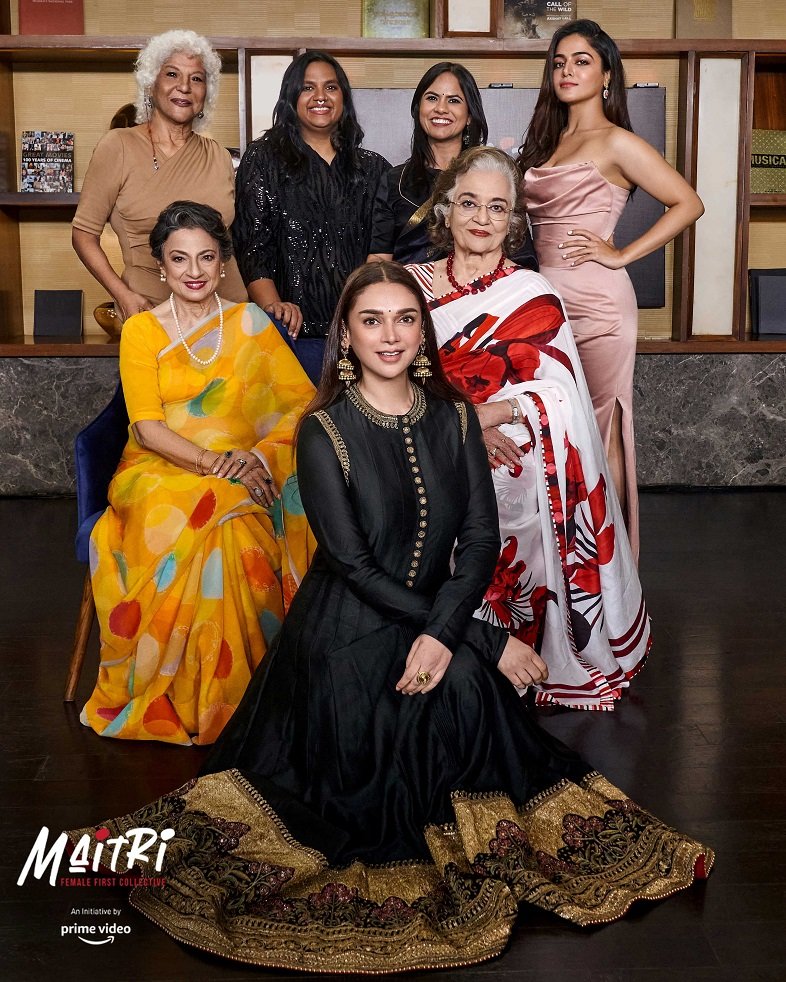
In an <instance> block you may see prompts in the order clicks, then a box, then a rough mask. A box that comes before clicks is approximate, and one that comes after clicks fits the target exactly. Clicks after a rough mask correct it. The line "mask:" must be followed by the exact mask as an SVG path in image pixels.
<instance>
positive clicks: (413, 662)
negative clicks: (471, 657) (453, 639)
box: [396, 634, 453, 696]
mask: <svg viewBox="0 0 786 982" xmlns="http://www.w3.org/2000/svg"><path fill="white" fill-rule="evenodd" d="M452 657H453V652H452V651H451V650H450V648H446V647H445V645H444V644H442V642H441V641H437V639H436V638H432V637H430V635H428V634H421V635H420V636H419V637H417V638H415V642H414V644H413V645H412V647H411V648H410V649H409V654H408V655H407V665H406V668H405V669H404V674H403V675H402V676H401V678H400V679H399V680H398V682H397V683H396V692H401V693H403V694H404V695H405V696H414V695H417V694H418V693H421V694H422V693H424V692H431V690H432V689H434V688H436V687H437V686H438V685H439V683H440V682H441V681H442V677H443V676H444V674H445V672H446V671H447V668H448V665H449V664H450V660H451V658H452Z"/></svg>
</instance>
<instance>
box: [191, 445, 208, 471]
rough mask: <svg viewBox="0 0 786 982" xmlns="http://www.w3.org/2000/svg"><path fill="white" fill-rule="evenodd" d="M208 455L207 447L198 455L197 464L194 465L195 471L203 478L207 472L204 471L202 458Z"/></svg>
mask: <svg viewBox="0 0 786 982" xmlns="http://www.w3.org/2000/svg"><path fill="white" fill-rule="evenodd" d="M206 453H207V447H203V448H202V449H201V450H200V451H199V453H198V454H197V457H196V462H195V463H194V469H195V470H196V472H197V474H200V475H201V476H202V477H204V476H205V472H204V471H203V470H202V458H203V457H204V456H205V454H206Z"/></svg>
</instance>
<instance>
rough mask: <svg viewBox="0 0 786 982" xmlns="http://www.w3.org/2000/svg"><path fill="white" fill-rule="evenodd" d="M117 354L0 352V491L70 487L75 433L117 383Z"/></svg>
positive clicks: (64, 489) (21, 492) (66, 489)
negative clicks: (6, 354)
mask: <svg viewBox="0 0 786 982" xmlns="http://www.w3.org/2000/svg"><path fill="white" fill-rule="evenodd" d="M117 380H118V372H117V359H116V358H0V495H25V494H69V493H73V491H74V461H73V456H74V450H73V448H74V437H75V436H76V434H77V433H78V432H79V430H80V429H81V428H82V427H83V426H84V425H85V424H86V423H89V422H90V420H91V419H93V418H94V417H95V416H97V415H98V414H99V412H100V411H101V410H102V409H103V408H104V406H105V405H106V404H107V403H108V402H109V400H110V399H111V397H112V393H113V392H114V390H115V387H116V386H117Z"/></svg>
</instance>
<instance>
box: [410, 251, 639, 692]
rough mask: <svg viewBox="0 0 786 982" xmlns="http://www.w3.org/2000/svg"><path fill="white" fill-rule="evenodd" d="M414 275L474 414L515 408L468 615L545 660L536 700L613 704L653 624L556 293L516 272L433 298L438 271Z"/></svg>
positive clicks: (533, 276)
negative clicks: (481, 588) (486, 557)
mask: <svg viewBox="0 0 786 982" xmlns="http://www.w3.org/2000/svg"><path fill="white" fill-rule="evenodd" d="M410 269H411V271H412V272H413V273H414V274H415V276H416V279H417V280H418V283H419V284H420V286H421V288H422V289H423V292H424V294H425V295H426V297H427V299H428V301H429V307H430V309H431V313H432V317H433V319H434V327H435V329H436V333H437V342H438V344H439V347H440V354H441V358H442V363H443V366H444V368H445V370H446V371H447V374H448V376H449V377H450V379H451V380H452V381H453V382H454V384H456V385H457V386H458V387H459V388H460V389H462V390H463V391H464V392H465V393H466V395H467V397H468V398H469V399H470V400H471V401H472V402H473V403H474V404H476V405H477V404H480V403H484V402H493V401H495V400H498V399H511V398H516V399H517V400H518V403H519V405H520V407H521V414H522V415H521V420H520V422H519V423H517V424H515V425H512V424H511V425H505V426H503V427H502V430H503V432H504V433H505V434H506V435H508V436H509V437H511V438H512V439H513V440H514V441H515V442H516V443H517V444H518V445H519V446H520V447H522V449H524V450H525V451H526V454H525V457H524V459H523V461H522V465H521V466H520V467H517V468H515V470H513V469H508V468H507V467H500V468H498V469H497V470H496V471H495V472H494V485H495V488H496V492H497V502H498V507H499V522H500V537H501V540H502V552H501V555H500V558H499V563H498V565H497V569H496V573H495V575H494V580H493V582H492V583H491V585H490V587H489V589H488V591H487V593H486V596H485V598H484V601H483V604H482V606H481V608H480V609H479V610H478V611H477V612H476V615H475V616H476V617H480V618H484V619H486V620H489V621H492V622H493V623H495V624H500V625H502V626H504V627H507V628H508V629H509V630H510V632H511V634H513V635H514V636H515V637H518V638H520V639H521V640H522V641H525V642H527V643H528V644H530V645H532V646H533V647H534V648H535V649H536V650H537V651H538V652H539V654H540V655H541V657H542V658H543V659H544V660H545V662H546V664H547V665H548V668H549V678H548V681H547V682H545V683H544V684H542V685H540V686H538V691H537V693H536V701H537V702H538V703H539V704H541V705H544V704H549V703H558V704H560V705H564V706H572V707H574V708H579V709H604V710H610V709H613V708H614V700H615V699H617V698H619V696H620V693H621V690H622V689H623V688H624V687H626V686H627V685H628V684H629V681H630V679H631V678H632V677H633V676H634V675H635V674H636V673H637V672H638V670H639V669H640V668H641V666H642V664H643V662H644V659H645V658H646V655H647V652H648V650H649V646H650V622H649V617H648V616H647V611H646V607H645V604H644V598H643V595H642V590H641V584H640V583H639V577H638V573H637V570H636V564H635V563H634V561H633V557H632V554H631V550H630V545H629V543H628V539H627V536H626V533H625V524H624V521H623V516H622V512H621V509H620V506H619V502H618V500H617V496H616V494H615V492H614V486H613V483H612V481H611V479H610V477H609V474H608V464H607V461H606V458H605V455H604V452H603V445H602V442H601V439H600V434H599V432H598V428H597V424H596V422H595V416H594V413H593V411H592V402H591V400H590V397H589V392H588V391H587V385H586V382H585V381H584V375H583V373H582V370H581V363H580V361H579V358H578V354H577V352H576V344H575V342H574V340H573V335H572V333H571V330H570V325H569V324H568V322H567V320H566V318H565V313H564V311H563V308H562V303H561V301H560V298H559V296H558V294H557V293H555V291H554V289H553V288H552V287H551V286H550V285H549V283H548V282H547V281H546V280H545V279H544V278H543V277H542V276H540V275H539V274H537V273H532V272H530V271H528V270H524V269H520V268H518V267H511V268H510V269H507V270H505V271H504V272H503V274H502V275H501V276H500V277H499V278H496V279H494V278H492V277H491V276H487V277H483V278H481V279H480V280H478V281H477V282H476V283H475V284H472V285H473V286H474V287H475V288H476V292H474V293H467V294H463V293H458V292H454V293H449V294H446V295H445V296H443V297H439V298H435V297H434V296H433V292H432V288H431V287H432V274H433V265H432V264H424V265H421V266H412V267H410Z"/></svg>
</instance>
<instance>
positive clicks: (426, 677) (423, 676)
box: [415, 672, 431, 685]
mask: <svg viewBox="0 0 786 982" xmlns="http://www.w3.org/2000/svg"><path fill="white" fill-rule="evenodd" d="M415 681H416V682H417V683H418V685H428V684H429V682H430V681H431V673H430V672H418V674H417V675H416V676H415Z"/></svg>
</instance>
